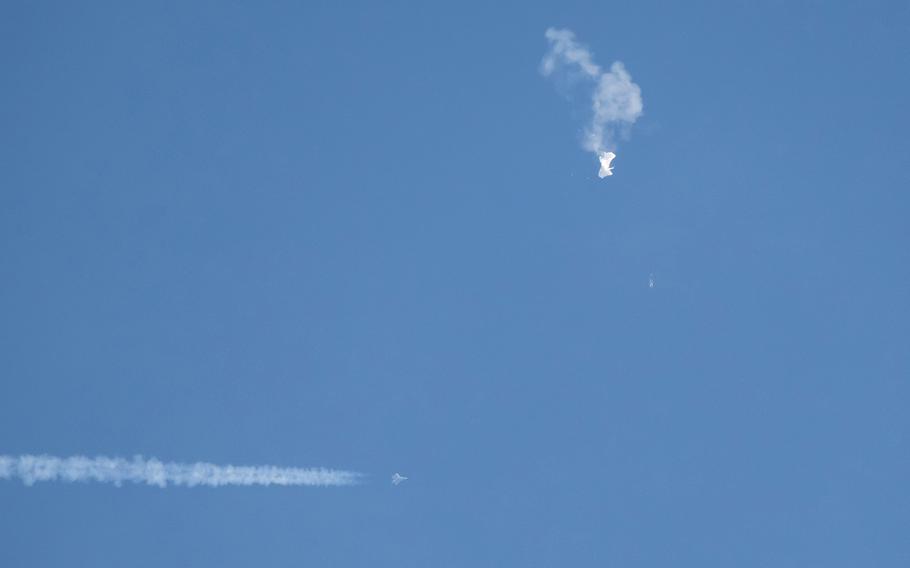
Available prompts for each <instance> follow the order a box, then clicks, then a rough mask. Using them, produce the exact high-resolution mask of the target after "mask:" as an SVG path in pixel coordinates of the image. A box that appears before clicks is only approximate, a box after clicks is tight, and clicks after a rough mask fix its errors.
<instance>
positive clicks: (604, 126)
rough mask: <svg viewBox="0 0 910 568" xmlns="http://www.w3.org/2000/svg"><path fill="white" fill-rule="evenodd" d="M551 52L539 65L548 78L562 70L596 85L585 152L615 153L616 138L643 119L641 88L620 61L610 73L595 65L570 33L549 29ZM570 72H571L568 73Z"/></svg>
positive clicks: (585, 49) (592, 59)
mask: <svg viewBox="0 0 910 568" xmlns="http://www.w3.org/2000/svg"><path fill="white" fill-rule="evenodd" d="M544 35H545V36H546V38H547V40H548V41H549V42H550V50H549V51H548V52H547V54H546V55H545V56H544V58H543V61H541V63H540V72H541V73H542V74H543V75H544V76H545V77H549V76H550V75H552V74H554V73H557V72H559V71H561V70H565V71H568V72H570V73H572V72H574V71H575V70H576V69H577V71H580V72H581V76H582V77H584V78H586V79H590V80H593V81H594V82H595V86H594V92H593V94H592V96H591V110H592V111H593V114H592V117H591V123H590V124H589V125H588V127H587V128H586V130H585V138H584V142H583V145H584V148H585V149H586V150H589V151H591V152H596V153H598V154H600V153H602V152H606V151H610V150H615V149H616V138H617V137H618V136H619V135H620V134H622V133H624V132H625V131H626V130H627V129H628V128H629V127H630V126H631V125H632V124H633V123H635V121H636V120H637V119H638V117H639V116H641V112H642V108H643V106H642V102H641V88H639V86H638V85H636V84H635V83H633V82H632V77H631V76H630V75H629V72H628V71H626V68H625V66H624V65H623V64H622V63H621V62H619V61H617V62H615V63H613V65H611V66H610V70H609V71H603V70H601V68H600V66H599V65H597V64H596V63H594V58H593V57H592V55H591V52H590V51H588V49H587V48H586V47H584V46H583V45H580V44H579V43H578V42H577V41H575V34H574V33H572V32H571V31H570V30H557V29H554V28H550V29H548V30H547V31H546V33H545V34H544ZM566 68H568V69H566Z"/></svg>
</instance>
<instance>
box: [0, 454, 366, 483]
mask: <svg viewBox="0 0 910 568" xmlns="http://www.w3.org/2000/svg"><path fill="white" fill-rule="evenodd" d="M15 478H19V479H21V480H22V482H23V483H25V484H26V485H33V484H35V483H37V482H39V481H64V482H73V481H83V482H85V481H97V482H99V483H113V484H114V485H116V486H120V485H122V484H123V483H125V482H130V483H140V484H146V485H156V486H158V487H167V486H168V485H184V486H186V487H195V486H197V485H204V486H207V487H221V486H222V485H308V486H318V487H328V486H341V485H356V484H357V483H358V482H359V481H360V478H361V474H359V473H355V472H351V471H343V470H335V469H322V468H316V469H304V468H297V467H275V466H271V465H258V466H233V465H215V464H211V463H202V462H198V463H192V464H181V463H164V462H161V461H158V460H157V459H155V458H151V459H144V458H142V457H141V456H136V457H134V458H133V459H132V460H126V459H123V458H107V457H96V458H88V457H84V456H74V457H68V458H58V457H54V456H46V455H41V456H33V455H23V456H3V455H0V479H15Z"/></svg>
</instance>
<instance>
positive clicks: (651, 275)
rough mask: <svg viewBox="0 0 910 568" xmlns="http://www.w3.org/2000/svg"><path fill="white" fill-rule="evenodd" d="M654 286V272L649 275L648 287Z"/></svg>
mask: <svg viewBox="0 0 910 568" xmlns="http://www.w3.org/2000/svg"><path fill="white" fill-rule="evenodd" d="M653 287H654V273H651V274H650V275H649V276H648V288H653Z"/></svg>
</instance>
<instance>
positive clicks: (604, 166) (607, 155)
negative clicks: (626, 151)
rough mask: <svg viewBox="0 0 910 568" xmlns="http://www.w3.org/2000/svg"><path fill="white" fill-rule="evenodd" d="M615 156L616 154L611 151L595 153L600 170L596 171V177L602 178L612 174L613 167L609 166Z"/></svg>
mask: <svg viewBox="0 0 910 568" xmlns="http://www.w3.org/2000/svg"><path fill="white" fill-rule="evenodd" d="M615 157H616V154H614V153H613V152H601V153H599V154H598V155H597V159H598V160H600V171H599V172H597V177H599V178H600V179H603V178H605V177H607V176H611V175H613V168H612V167H611V166H610V162H612V161H613V158H615Z"/></svg>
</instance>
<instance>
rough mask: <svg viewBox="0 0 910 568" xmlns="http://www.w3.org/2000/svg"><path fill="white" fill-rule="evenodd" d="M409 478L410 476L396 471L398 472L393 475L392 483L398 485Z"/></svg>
mask: <svg viewBox="0 0 910 568" xmlns="http://www.w3.org/2000/svg"><path fill="white" fill-rule="evenodd" d="M407 480H408V478H407V477H405V476H403V475H401V474H400V473H396V474H394V475H392V485H398V484H399V483H401V482H402V481H407Z"/></svg>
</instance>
